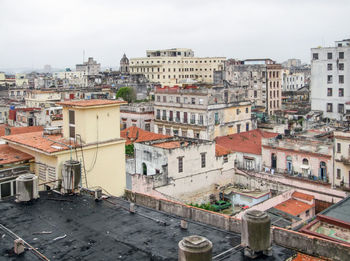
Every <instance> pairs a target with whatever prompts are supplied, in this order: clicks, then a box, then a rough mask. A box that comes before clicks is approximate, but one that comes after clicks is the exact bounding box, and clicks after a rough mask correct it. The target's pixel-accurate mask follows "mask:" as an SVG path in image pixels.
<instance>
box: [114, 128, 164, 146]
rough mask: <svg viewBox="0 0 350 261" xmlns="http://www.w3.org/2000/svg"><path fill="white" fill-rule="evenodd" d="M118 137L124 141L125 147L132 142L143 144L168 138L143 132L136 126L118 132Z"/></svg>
mask: <svg viewBox="0 0 350 261" xmlns="http://www.w3.org/2000/svg"><path fill="white" fill-rule="evenodd" d="M120 137H122V138H124V139H126V143H125V145H129V144H132V143H134V142H143V141H151V140H159V139H165V138H169V137H170V136H168V135H163V134H158V133H154V132H150V131H145V130H143V129H140V128H138V127H136V126H132V127H129V128H127V129H124V130H122V131H121V132H120Z"/></svg>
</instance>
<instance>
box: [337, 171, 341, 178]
mask: <svg viewBox="0 0 350 261" xmlns="http://www.w3.org/2000/svg"><path fill="white" fill-rule="evenodd" d="M340 178H341V170H340V169H337V179H340Z"/></svg>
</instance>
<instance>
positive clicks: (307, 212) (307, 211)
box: [305, 209, 310, 217]
mask: <svg viewBox="0 0 350 261" xmlns="http://www.w3.org/2000/svg"><path fill="white" fill-rule="evenodd" d="M305 215H306V216H307V217H308V216H310V210H309V209H308V210H306V212H305Z"/></svg>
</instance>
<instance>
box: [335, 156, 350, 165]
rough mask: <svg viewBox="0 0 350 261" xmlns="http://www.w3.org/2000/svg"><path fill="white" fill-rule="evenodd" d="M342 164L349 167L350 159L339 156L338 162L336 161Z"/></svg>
mask: <svg viewBox="0 0 350 261" xmlns="http://www.w3.org/2000/svg"><path fill="white" fill-rule="evenodd" d="M337 161H340V162H342V163H343V164H344V165H350V158H345V157H344V156H341V158H340V160H337Z"/></svg>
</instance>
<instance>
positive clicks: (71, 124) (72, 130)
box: [68, 110, 75, 139]
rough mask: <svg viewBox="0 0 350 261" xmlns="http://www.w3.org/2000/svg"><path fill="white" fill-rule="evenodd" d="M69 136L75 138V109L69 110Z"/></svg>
mask: <svg viewBox="0 0 350 261" xmlns="http://www.w3.org/2000/svg"><path fill="white" fill-rule="evenodd" d="M68 121H69V137H70V138H72V139H74V138H75V111H71V110H70V111H69V119H68Z"/></svg>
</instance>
